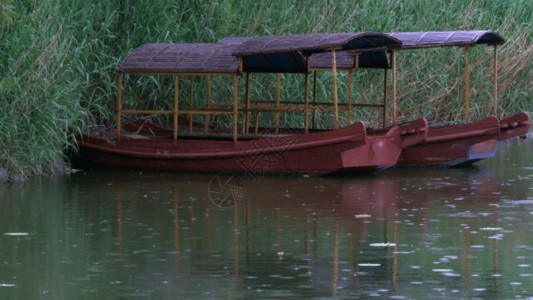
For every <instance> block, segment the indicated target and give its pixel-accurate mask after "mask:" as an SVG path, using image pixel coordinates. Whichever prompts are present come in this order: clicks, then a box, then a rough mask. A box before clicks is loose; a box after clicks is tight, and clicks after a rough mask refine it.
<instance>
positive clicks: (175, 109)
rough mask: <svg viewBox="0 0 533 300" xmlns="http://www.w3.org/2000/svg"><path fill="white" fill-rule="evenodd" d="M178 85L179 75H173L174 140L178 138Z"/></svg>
mask: <svg viewBox="0 0 533 300" xmlns="http://www.w3.org/2000/svg"><path fill="white" fill-rule="evenodd" d="M179 90H180V85H179V76H178V75H174V142H175V141H176V140H177V139H178V104H179V103H178V95H179Z"/></svg>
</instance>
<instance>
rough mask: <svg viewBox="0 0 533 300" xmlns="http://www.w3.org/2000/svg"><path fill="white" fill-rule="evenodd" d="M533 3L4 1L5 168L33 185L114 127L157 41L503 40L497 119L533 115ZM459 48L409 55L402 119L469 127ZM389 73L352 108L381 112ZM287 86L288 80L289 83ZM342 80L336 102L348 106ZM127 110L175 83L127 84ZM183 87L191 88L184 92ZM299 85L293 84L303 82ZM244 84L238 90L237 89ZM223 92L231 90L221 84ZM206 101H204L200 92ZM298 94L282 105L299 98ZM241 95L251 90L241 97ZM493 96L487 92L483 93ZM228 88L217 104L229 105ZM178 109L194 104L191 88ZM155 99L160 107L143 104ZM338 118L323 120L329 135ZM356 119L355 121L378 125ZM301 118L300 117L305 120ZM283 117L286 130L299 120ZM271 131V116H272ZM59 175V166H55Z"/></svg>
mask: <svg viewBox="0 0 533 300" xmlns="http://www.w3.org/2000/svg"><path fill="white" fill-rule="evenodd" d="M532 20H533V2H532V1H527V0H523V1H522V0H484V1H464V0H451V1H445V2H442V1H436V0H432V1H429V0H411V1H392V0H377V1H371V0H360V1H314V0H302V1H283V0H273V1H237V0H226V1H212V0H196V1H169V0H153V1H133V0H120V1H111V2H104V1H58V0H43V1H31V0H0V99H1V100H2V104H1V105H0V168H2V169H6V170H7V171H8V172H9V173H10V174H11V176H12V177H13V176H22V177H26V176H29V175H32V174H44V173H50V172H55V171H57V170H56V169H57V166H60V165H61V162H62V161H64V160H65V158H64V157H63V153H64V149H65V148H66V147H70V146H71V145H70V143H71V142H70V139H69V138H70V137H71V136H72V135H73V134H75V133H76V132H80V131H83V130H90V129H91V128H92V127H98V126H105V125H109V124H110V123H112V122H113V119H114V108H113V105H114V102H115V98H116V79H117V67H118V64H119V63H120V61H121V60H122V59H123V58H124V57H125V56H126V55H127V53H128V52H129V51H130V50H131V49H133V48H135V47H137V46H139V45H141V44H144V43H152V42H216V41H218V40H219V39H221V38H224V37H226V36H257V35H275V34H306V33H333V32H358V31H378V32H393V31H426V30H457V29H464V30H469V29H492V30H495V31H498V32H499V33H500V34H502V35H503V36H504V38H506V40H507V43H506V44H505V45H503V46H501V47H499V50H498V55H499V59H500V64H499V70H498V72H499V87H500V92H499V94H500V104H499V113H500V115H501V116H505V115H509V114H512V113H515V112H518V111H524V110H525V111H533V96H532V95H533V85H532V84H531V83H532V82H533V68H532V63H531V61H532V58H533V45H532V43H531V40H532V37H531V33H532V31H533V22H532ZM490 51H491V49H490V48H489V49H487V47H476V48H475V50H473V51H472V53H471V57H472V58H471V61H472V62H476V63H475V65H473V67H474V68H473V70H472V75H471V78H472V85H471V88H472V105H471V107H472V110H471V118H473V119H476V118H481V117H483V116H484V115H487V114H490V113H491V110H492V108H491V106H490V105H491V104H490V103H491V99H490V98H491V91H492V88H491V85H492V81H491V77H490V75H491V69H490V68H491V54H490V53H491V52H490ZM462 54H463V50H461V49H457V48H449V49H439V50H435V49H429V50H423V51H411V52H401V53H400V54H399V57H398V68H399V72H398V96H399V108H400V110H399V113H400V116H399V118H400V121H405V120H410V119H414V118H417V117H422V116H425V117H429V118H430V119H431V120H432V121H437V120H443V121H450V122H452V121H459V120H463V119H464V113H465V112H464V108H463V104H462V101H463V98H464V96H463V95H464V82H463V76H464V69H463V58H462V57H463V56H462ZM381 74H382V73H381V72H377V71H375V70H368V71H365V70H363V71H360V72H357V73H356V74H354V82H355V84H354V101H355V102H379V101H381V98H382V88H383V80H382V75H381ZM291 76H293V77H294V76H298V75H287V76H286V77H287V78H285V79H287V80H291V82H292V80H293V79H289V77H291ZM319 78H320V79H321V84H320V85H319V90H318V94H317V96H319V99H330V98H331V79H330V78H331V76H328V74H321V75H320V76H319ZM345 79H346V76H345V75H340V82H341V84H340V86H339V91H340V97H341V101H346V98H347V97H346V93H345V92H343V91H346V80H345ZM127 80H128V82H127V86H128V87H130V90H129V92H127V93H126V102H128V101H129V102H130V103H131V102H134V101H136V100H140V101H142V102H143V104H142V105H145V106H153V107H164V106H165V105H168V103H167V102H166V99H169V98H170V99H171V96H170V97H168V95H169V93H170V95H171V90H170V87H171V84H170V83H171V80H169V79H168V78H164V77H155V78H152V79H139V78H136V77H134V76H132V77H131V78H128V79H127ZM186 80H188V79H186V78H185V79H184V82H185V83H186ZM255 80H256V82H255V84H254V86H253V88H254V90H253V91H252V93H253V94H254V95H257V97H262V98H271V99H273V97H274V94H275V87H274V85H273V83H274V82H272V83H270V84H268V83H265V81H264V80H263V81H261V79H259V78H258V79H255ZM296 80H297V79H296ZM243 81H244V80H241V84H242V82H243ZM220 85H223V84H222V83H221V84H220ZM197 86H198V87H199V90H198V92H197V93H198V95H199V97H201V95H205V93H204V91H203V90H202V87H201V86H202V84H201V83H200V84H197ZM295 86H297V85H296V84H291V85H283V86H282V98H283V99H286V100H292V99H301V98H302V95H303V84H302V85H301V87H302V89H298V88H294V87H295ZM241 90H244V89H241ZM487 91H490V92H487ZM227 92H228V91H226V90H225V89H224V88H220V89H216V90H215V89H213V91H212V93H213V98H214V99H220V100H215V101H224V99H225V98H226V97H227V95H226V94H227ZM182 93H184V94H183V95H180V97H181V99H187V95H186V93H187V90H186V89H183V91H182ZM148 99H152V100H150V101H147V100H148ZM329 114H330V113H323V114H322V115H321V119H320V120H321V121H322V123H320V122H319V124H322V125H321V126H329V124H328V121H327V120H330V119H331V118H330V116H329ZM378 116H379V112H377V111H372V110H370V109H361V110H357V112H355V113H354V116H353V118H352V119H364V120H367V119H369V120H373V119H375V120H377V118H378ZM299 118H300V119H299ZM299 118H296V119H295V120H291V119H290V118H289V119H284V120H285V122H287V124H288V125H289V126H298V125H300V124H301V118H302V116H300V117H299ZM263 122H265V124H267V123H271V122H272V119H271V117H270V118H269V117H265V118H264V120H263ZM54 166H55V167H54Z"/></svg>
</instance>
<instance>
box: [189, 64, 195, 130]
mask: <svg viewBox="0 0 533 300" xmlns="http://www.w3.org/2000/svg"><path fill="white" fill-rule="evenodd" d="M190 80H191V84H190V86H189V88H190V90H189V109H191V110H192V109H193V108H194V75H191V77H190ZM193 117H194V115H193V114H189V133H192V121H193Z"/></svg>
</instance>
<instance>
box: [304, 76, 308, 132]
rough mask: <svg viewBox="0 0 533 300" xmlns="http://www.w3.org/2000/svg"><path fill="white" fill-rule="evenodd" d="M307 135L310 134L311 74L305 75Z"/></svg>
mask: <svg viewBox="0 0 533 300" xmlns="http://www.w3.org/2000/svg"><path fill="white" fill-rule="evenodd" d="M304 122H305V124H304V127H305V133H306V134H307V133H309V72H306V73H305V121H304Z"/></svg>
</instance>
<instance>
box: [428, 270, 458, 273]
mask: <svg viewBox="0 0 533 300" xmlns="http://www.w3.org/2000/svg"><path fill="white" fill-rule="evenodd" d="M432 271H433V272H438V273H451V272H453V270H452V269H433V270H432Z"/></svg>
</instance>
